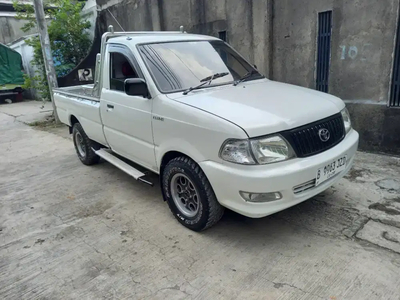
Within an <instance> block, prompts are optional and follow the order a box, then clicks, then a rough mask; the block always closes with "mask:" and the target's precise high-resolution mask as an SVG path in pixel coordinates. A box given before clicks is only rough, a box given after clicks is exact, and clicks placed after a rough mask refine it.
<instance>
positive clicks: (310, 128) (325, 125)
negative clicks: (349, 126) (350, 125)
mask: <svg viewBox="0 0 400 300" xmlns="http://www.w3.org/2000/svg"><path fill="white" fill-rule="evenodd" d="M320 129H327V130H329V133H330V138H329V140H327V141H326V142H323V141H322V140H321V138H320V136H319V134H318V131H319V130H320ZM282 135H283V136H284V137H285V138H286V139H287V140H288V142H289V143H290V144H291V145H292V147H293V150H294V151H295V152H296V154H297V157H308V156H311V155H315V154H318V153H321V152H323V151H326V150H328V149H330V148H332V147H334V146H335V145H337V144H338V143H340V142H341V141H342V140H343V138H344V136H345V129H344V124H343V118H342V114H341V113H338V114H336V115H333V116H331V117H329V118H326V119H322V120H319V121H317V122H313V123H310V124H307V125H304V126H301V127H298V128H295V129H292V130H288V131H285V132H282Z"/></svg>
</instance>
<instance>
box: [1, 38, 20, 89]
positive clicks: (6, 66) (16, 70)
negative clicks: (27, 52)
mask: <svg viewBox="0 0 400 300" xmlns="http://www.w3.org/2000/svg"><path fill="white" fill-rule="evenodd" d="M23 83H24V77H23V76H22V58H21V55H20V54H19V53H18V52H16V51H14V50H12V49H10V48H8V47H7V46H5V45H3V44H0V86H1V85H5V84H19V85H21V84H23Z"/></svg>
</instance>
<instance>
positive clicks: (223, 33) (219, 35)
mask: <svg viewBox="0 0 400 300" xmlns="http://www.w3.org/2000/svg"><path fill="white" fill-rule="evenodd" d="M218 37H219V38H220V39H221V40H223V41H224V42H226V31H220V32H218Z"/></svg>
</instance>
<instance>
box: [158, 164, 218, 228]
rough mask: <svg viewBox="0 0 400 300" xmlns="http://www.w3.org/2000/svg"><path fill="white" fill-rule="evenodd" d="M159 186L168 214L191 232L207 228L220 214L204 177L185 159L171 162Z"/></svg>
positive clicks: (202, 173)
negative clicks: (169, 212)
mask: <svg viewBox="0 0 400 300" xmlns="http://www.w3.org/2000/svg"><path fill="white" fill-rule="evenodd" d="M185 182H186V183H187V184H185ZM161 183H162V184H161V188H162V193H163V196H164V200H165V201H167V203H168V206H169V208H170V210H171V212H172V213H173V215H174V216H175V217H176V219H177V220H178V221H179V222H180V223H181V224H182V225H184V226H185V227H187V228H189V229H191V230H193V231H202V230H205V229H207V228H210V227H211V226H213V225H214V224H216V223H217V222H218V221H219V220H220V219H221V217H222V215H223V214H224V207H223V206H221V205H220V204H219V202H218V200H217V197H216V196H215V194H214V191H213V189H212V187H211V184H210V182H209V181H208V179H207V177H206V175H205V174H204V172H203V171H202V170H201V168H200V167H199V166H198V165H197V164H196V163H195V162H194V161H193V160H191V159H190V158H188V157H184V156H182V157H177V158H175V159H172V160H171V161H170V162H169V163H168V164H167V166H166V167H165V168H164V170H163V173H162V181H161ZM179 186H180V188H179ZM180 197H182V198H180ZM182 199H183V200H182ZM196 199H197V201H196ZM184 202H185V203H186V204H184Z"/></svg>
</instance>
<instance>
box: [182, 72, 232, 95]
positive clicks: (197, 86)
mask: <svg viewBox="0 0 400 300" xmlns="http://www.w3.org/2000/svg"><path fill="white" fill-rule="evenodd" d="M227 75H229V73H228V72H223V73H215V74H213V75H210V76H207V77H205V78H203V79H202V80H200V82H201V83H200V84H199V85H196V86H193V87H190V88H188V89H187V90H186V91H184V92H183V94H184V95H187V94H189V93H190V92H191V91H193V90H197V89H199V88H201V87H202V86H204V85H206V84H207V83H208V84H211V82H212V81H213V80H214V79H217V78H221V77H224V76H227Z"/></svg>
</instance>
